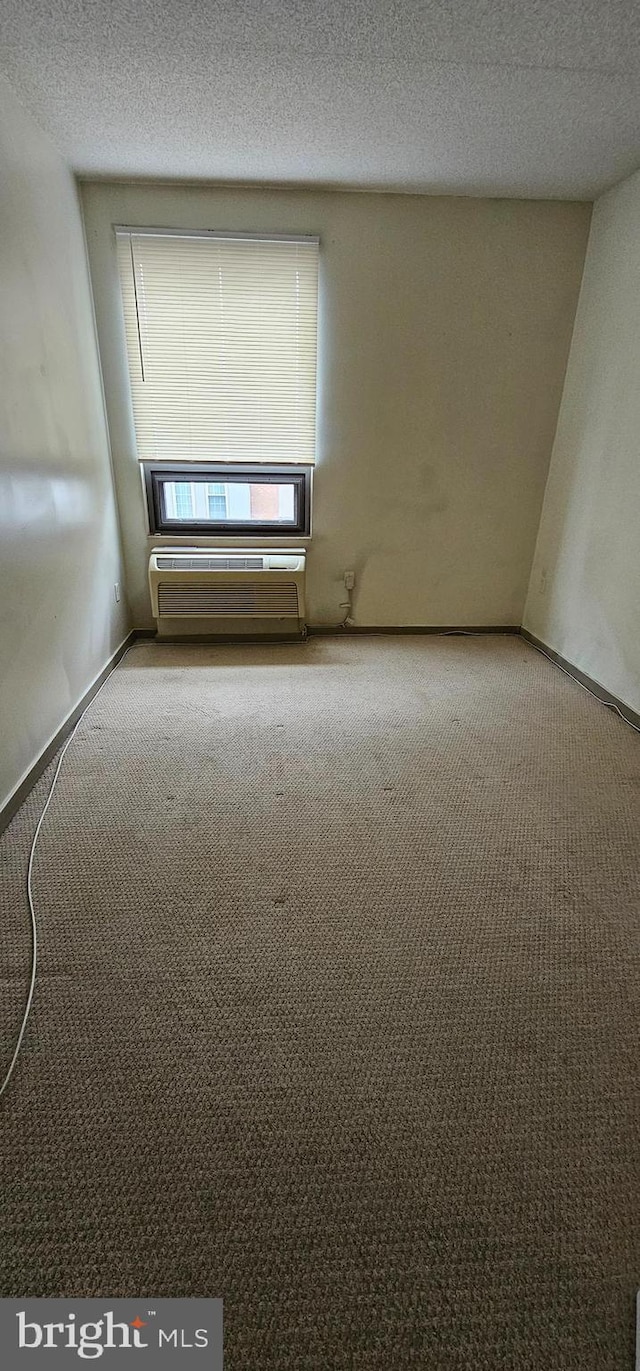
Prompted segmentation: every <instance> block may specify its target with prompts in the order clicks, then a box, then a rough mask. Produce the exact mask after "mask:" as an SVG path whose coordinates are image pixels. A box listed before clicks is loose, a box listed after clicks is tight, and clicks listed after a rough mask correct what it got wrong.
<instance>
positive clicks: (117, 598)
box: [113, 581, 120, 605]
mask: <svg viewBox="0 0 640 1371" xmlns="http://www.w3.org/2000/svg"><path fill="white" fill-rule="evenodd" d="M113 594H114V597H115V602H116V604H117V605H119V604H120V582H119V581H114V583H113Z"/></svg>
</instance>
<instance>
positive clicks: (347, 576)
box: [344, 571, 356, 590]
mask: <svg viewBox="0 0 640 1371" xmlns="http://www.w3.org/2000/svg"><path fill="white" fill-rule="evenodd" d="M355 583H356V573H355V571H345V573H344V584H345V589H346V590H353V587H354V585H355Z"/></svg>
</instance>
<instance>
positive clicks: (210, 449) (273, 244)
mask: <svg viewBox="0 0 640 1371" xmlns="http://www.w3.org/2000/svg"><path fill="white" fill-rule="evenodd" d="M116 235H117V245H118V265H119V271H120V283H121V287H122V300H123V305H124V317H125V328H126V337H127V353H128V359H129V374H130V377H131V392H132V398H133V413H134V419H135V427H136V437H137V445H138V457H139V458H140V460H141V461H172V462H174V461H185V462H194V461H207V462H253V463H255V462H306V463H309V462H313V461H314V458H315V426H316V414H315V411H316V332H317V309H318V240H317V239H315V238H304V239H293V238H273V239H262V238H252V237H242V236H237V237H233V236H227V237H225V236H222V235H217V234H213V233H202V234H196V235H193V236H188V237H187V236H183V235H181V234H179V233H177V232H169V231H166V232H160V231H158V232H154V231H141V230H128V229H116Z"/></svg>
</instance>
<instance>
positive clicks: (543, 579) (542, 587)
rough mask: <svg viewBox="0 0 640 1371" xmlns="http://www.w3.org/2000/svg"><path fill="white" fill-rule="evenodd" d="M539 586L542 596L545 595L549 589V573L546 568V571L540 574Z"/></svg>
mask: <svg viewBox="0 0 640 1371" xmlns="http://www.w3.org/2000/svg"><path fill="white" fill-rule="evenodd" d="M539 586H540V594H541V595H544V593H545V591H546V589H547V572H546V568H545V570H544V571H541V572H540V581H539Z"/></svg>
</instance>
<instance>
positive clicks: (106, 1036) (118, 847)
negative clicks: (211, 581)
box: [0, 637, 640, 1371]
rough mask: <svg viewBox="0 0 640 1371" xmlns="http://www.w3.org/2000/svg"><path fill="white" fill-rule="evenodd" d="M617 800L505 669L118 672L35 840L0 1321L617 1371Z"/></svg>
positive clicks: (317, 666) (621, 750)
mask: <svg viewBox="0 0 640 1371" xmlns="http://www.w3.org/2000/svg"><path fill="white" fill-rule="evenodd" d="M44 793H46V785H45V783H44V782H41V783H40V785H39V787H38V792H37V793H34V795H33V796H32V797H31V799H30V801H29V803H28V805H27V806H26V807H25V809H24V810H23V811H22V812H21V814H20V815H18V816H17V818H16V819H15V820H14V823H13V824H12V826H11V828H10V830H8V832H7V834H6V835H5V837H4V839H3V840H2V843H1V846H0V854H1V857H2V879H3V904H2V914H1V917H0V935H1V942H2V961H1V964H0V965H1V979H0V986H1V987H2V997H3V1003H4V1013H3V1018H2V1039H1V1041H2V1043H3V1044H4V1046H3V1056H2V1060H3V1061H4V1060H5V1059H7V1060H8V1057H9V1055H10V1050H11V1046H12V1042H13V1038H14V1034H15V1031H16V1028H17V1024H18V1020H19V1014H20V1006H21V1003H22V995H23V993H24V987H25V977H26V971H27V966H28V923H27V913H26V906H25V903H24V899H23V894H22V881H23V875H24V867H25V864H26V854H27V850H28V845H29V841H30V835H31V833H32V831H33V826H34V823H35V820H36V817H37V813H38V812H39V805H41V803H42V800H43V795H44ZM639 801H640V736H638V735H636V734H635V733H634V732H633V731H632V730H631V729H630V728H629V727H628V726H627V725H626V724H624V723H623V722H622V721H621V720H620V719H619V718H618V717H616V716H615V715H614V714H612V713H610V712H608V711H607V710H606V709H605V708H604V707H603V706H602V705H601V704H599V703H598V702H596V701H595V700H593V699H592V698H591V697H590V696H589V695H588V694H587V693H586V692H585V691H583V690H582V689H581V688H580V687H579V686H577V685H576V684H574V683H573V682H572V681H570V680H568V679H567V678H566V677H565V676H563V675H562V674H561V672H559V671H558V670H557V669H556V668H555V667H553V666H552V665H551V664H549V663H547V662H546V661H545V660H544V659H543V658H542V657H540V656H539V654H537V653H536V652H535V651H534V650H533V649H532V648H531V647H529V646H528V645H527V644H525V643H524V642H523V641H522V640H520V639H517V638H500V637H493V638H492V637H487V638H477V639H476V638H355V639H354V638H351V639H348V640H344V639H337V638H335V639H331V638H328V639H315V640H312V641H311V642H310V643H308V644H307V645H300V646H275V647H271V648H267V647H244V648H243V647H235V646H232V647H228V648H217V649H213V648H206V647H199V646H193V647H191V646H184V647H171V646H165V647H162V646H157V645H155V644H152V643H148V644H140V645H138V646H137V647H136V648H135V649H134V650H133V651H132V652H131V653H130V655H129V656H128V657H127V659H126V661H125V662H124V663H123V665H122V666H121V667H120V668H119V669H118V670H117V671H116V672H115V674H114V675H113V676H112V677H111V679H110V681H109V683H108V685H107V686H106V688H105V689H104V690H103V692H102V694H101V695H100V697H99V699H98V701H97V702H96V703H95V705H94V706H93V707H92V708H91V709H90V711H89V713H88V714H87V716H86V718H85V719H84V721H83V723H82V725H81V728H80V731H79V734H78V737H77V739H76V741H75V742H74V744H73V745H72V747H71V748H70V750H69V752H68V753H67V756H66V758H65V761H64V764H63V770H62V772H61V776H60V781H59V785H58V788H57V791H56V794H55V796H54V799H53V802H52V805H51V809H50V812H49V815H48V816H47V820H46V822H45V826H44V828H43V832H42V839H41V845H40V848H39V854H38V859H37V868H36V872H35V892H36V898H37V904H38V910H39V921H40V930H41V964H40V965H41V969H40V976H39V981H38V987H37V996H36V1001H35V1007H34V1014H33V1019H32V1021H31V1024H30V1027H29V1030H28V1035H27V1039H26V1042H25V1048H24V1053H23V1056H22V1058H21V1061H20V1065H19V1069H18V1071H17V1074H16V1076H15V1078H14V1081H13V1083H12V1087H11V1090H10V1092H9V1094H8V1096H7V1097H6V1098H5V1099H4V1100H3V1101H2V1105H1V1106H0V1137H1V1140H0V1167H1V1174H2V1201H1V1210H0V1228H1V1232H2V1239H1V1243H2V1265H1V1270H0V1294H2V1295H5V1296H10V1295H15V1296H18V1295H40V1296H44V1295H67V1294H68V1295H82V1294H86V1295H118V1294H122V1295H125V1294H126V1295H139V1294H140V1295H158V1296H159V1295H165V1296H167V1295H189V1294H191V1295H222V1296H224V1299H225V1320H226V1332H225V1344H226V1363H225V1364H226V1366H227V1368H228V1371H240V1369H242V1371H244V1369H245V1368H246V1369H247V1371H271V1369H272V1368H273V1369H274V1371H275V1368H278V1371H280V1369H282V1371H294V1368H295V1371H302V1369H303V1368H304V1371H324V1368H327V1369H328V1371H332V1369H333V1368H335V1369H336V1371H338V1369H340V1371H342V1369H344V1371H346V1368H350V1369H351V1368H376V1371H378V1369H380V1371H382V1368H384V1371H392V1369H393V1371H398V1369H403V1368H408V1367H420V1368H425V1371H454V1369H455V1371H462V1368H465V1371H467V1369H468V1371H498V1369H499V1368H508V1369H509V1371H608V1369H609V1368H611V1371H613V1369H614V1368H615V1371H631V1368H632V1366H633V1345H634V1337H633V1302H634V1293H635V1288H636V1286H637V1285H638V1283H639V1282H640V1223H639V1218H638V1208H639V1206H638V1201H639V1199H640V1154H639V1139H640V1094H639V1090H638V1047H639V1042H640V997H639V994H638V991H639V988H640V965H639V955H638V954H639V938H638V927H639V912H638V891H639V885H640V880H639V868H640V861H639V858H640V824H639V818H640V803H639ZM5 992H6V993H5Z"/></svg>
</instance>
